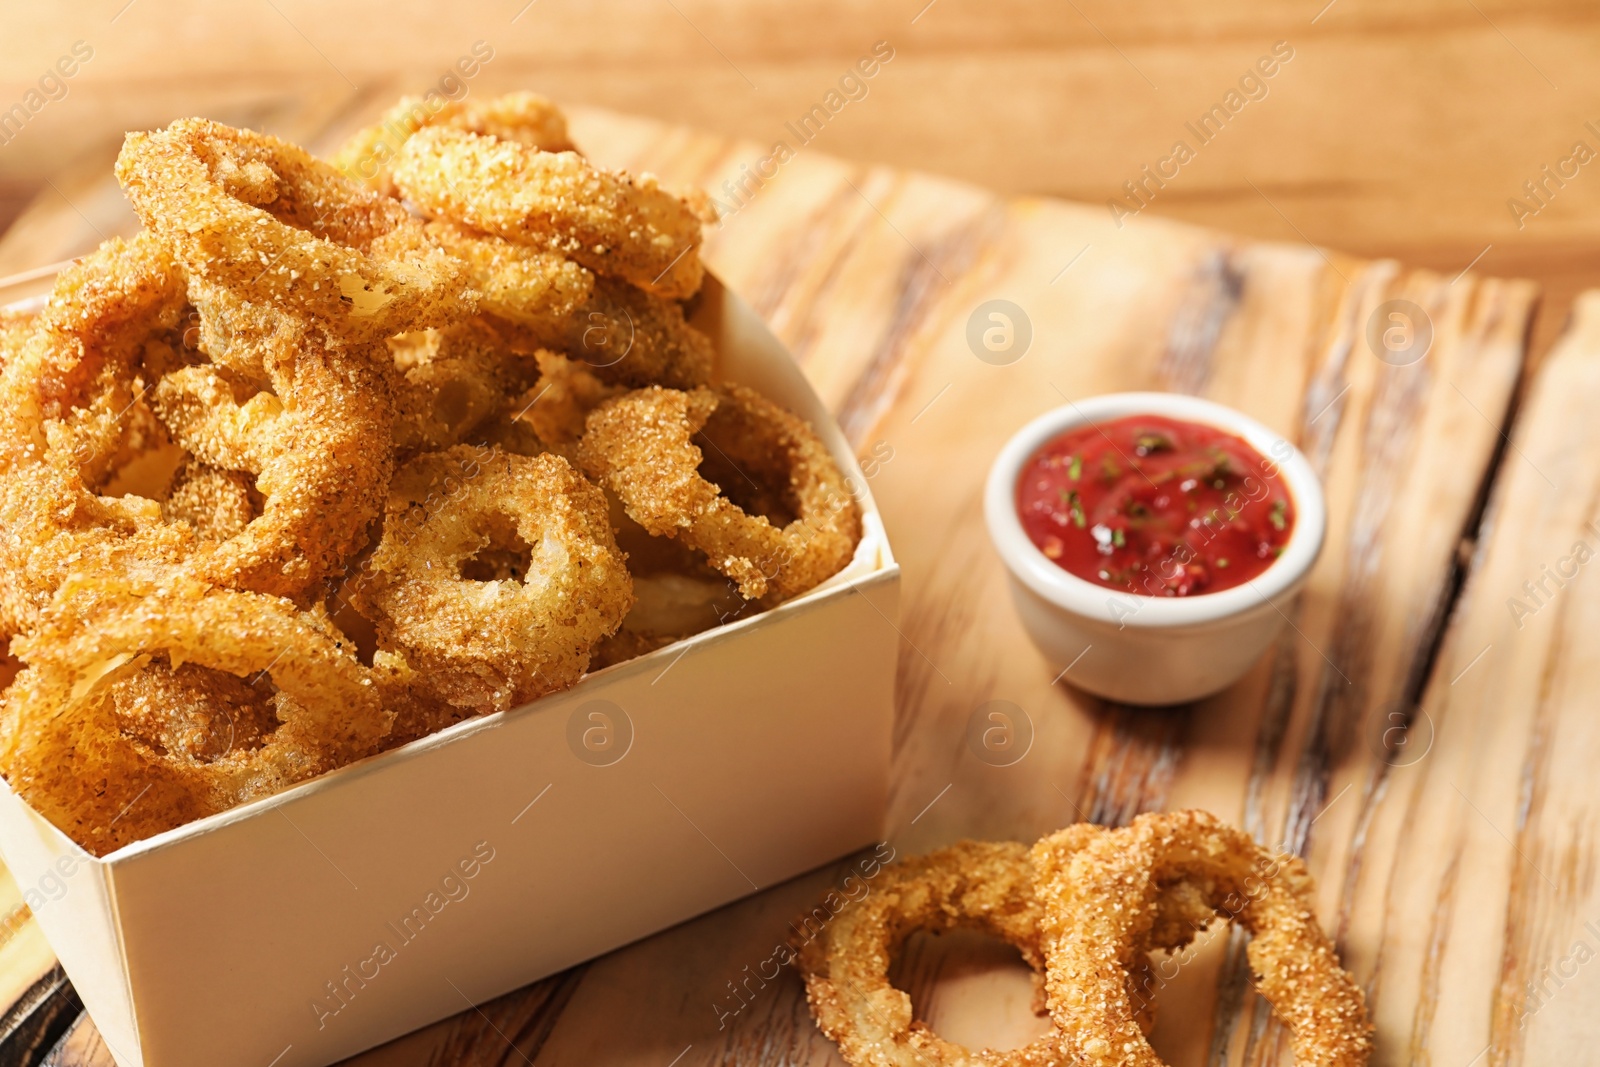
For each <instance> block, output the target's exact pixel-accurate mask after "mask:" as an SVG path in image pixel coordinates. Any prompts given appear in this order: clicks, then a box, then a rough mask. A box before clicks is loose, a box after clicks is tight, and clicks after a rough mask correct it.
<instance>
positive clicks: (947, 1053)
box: [795, 824, 1210, 1067]
mask: <svg viewBox="0 0 1600 1067" xmlns="http://www.w3.org/2000/svg"><path fill="white" fill-rule="evenodd" d="M1102 832H1103V831H1101V830H1100V828H1099V827H1096V826H1091V825H1089V824H1079V825H1078V826H1075V827H1072V828H1071V830H1070V831H1069V833H1070V834H1071V835H1072V838H1073V840H1074V841H1075V842H1076V844H1077V845H1078V847H1082V846H1083V845H1084V844H1086V843H1087V842H1088V841H1090V840H1092V839H1094V838H1095V837H1098V836H1099V835H1100V834H1101V833H1102ZM1158 906H1159V907H1160V908H1161V910H1162V914H1163V923H1162V926H1163V930H1162V933H1163V934H1164V936H1165V937H1166V938H1167V939H1168V940H1167V941H1165V942H1157V941H1150V942H1147V943H1146V944H1148V945H1151V946H1153V947H1156V948H1161V949H1172V948H1179V947H1181V946H1182V945H1184V944H1187V943H1188V942H1189V940H1190V939H1191V938H1192V937H1193V936H1194V934H1195V933H1196V932H1197V929H1198V927H1197V926H1196V925H1194V924H1192V923H1191V922H1190V921H1189V920H1190V918H1191V917H1193V915H1194V912H1193V909H1194V906H1195V898H1194V897H1192V896H1191V895H1189V894H1186V893H1181V892H1179V893H1173V894H1171V895H1170V897H1168V898H1163V899H1162V900H1161V901H1160V902H1159V905H1158ZM1199 917H1200V918H1210V912H1209V910H1204V911H1202V912H1201V913H1200V915H1199ZM1045 921H1046V920H1045V916H1044V915H1043V912H1042V909H1041V907H1040V905H1039V902H1038V899H1037V897H1036V896H1035V893H1034V873H1033V868H1032V866H1031V865H1030V863H1029V862H1028V846H1027V845H1023V844H1019V843H1015V842H981V841H962V842H959V843H958V844H955V845H952V846H951V847H949V848H946V849H942V850H940V851H938V852H934V853H931V854H929V855H927V856H922V857H919V858H916V859H910V860H906V861H904V862H902V863H899V864H897V865H895V866H892V867H889V868H888V869H886V870H885V871H884V872H883V873H882V874H880V875H879V876H878V878H877V879H876V880H875V883H874V885H873V886H872V891H871V892H870V893H869V894H868V895H867V896H865V897H863V898H862V899H860V900H859V901H856V902H854V903H852V904H850V905H849V906H847V907H846V908H845V909H844V910H843V911H840V912H839V913H838V914H836V915H835V916H834V917H833V919H832V921H831V922H829V923H828V924H827V925H826V926H825V927H824V928H823V929H822V930H821V932H820V933H818V934H817V935H816V936H815V937H812V938H810V939H809V940H805V941H802V942H801V943H799V944H797V945H796V946H795V947H796V948H797V949H798V950H799V967H800V971H801V973H802V975H803V976H804V978H805V983H806V999H807V1000H808V1001H809V1002H810V1004H811V1012H812V1015H813V1016H814V1017H815V1018H816V1020H817V1025H818V1026H819V1027H820V1028H821V1030H822V1032H823V1033H824V1034H826V1035H827V1036H828V1037H830V1038H832V1039H833V1040H834V1041H835V1042H836V1043H837V1044H838V1045H839V1052H840V1054H841V1055H842V1056H843V1057H844V1059H845V1061H846V1062H847V1063H850V1064H852V1065H855V1067H899V1065H904V1067H925V1065H926V1064H928V1063H951V1064H955V1063H960V1064H973V1065H980V1064H981V1065H984V1067H1006V1065H1010V1064H1019V1065H1023V1064H1026V1065H1036V1064H1037V1065H1045V1064H1064V1063H1067V1062H1069V1061H1068V1057H1067V1055H1066V1054H1065V1050H1064V1048H1063V1042H1062V1039H1061V1036H1060V1035H1059V1034H1056V1033H1051V1034H1047V1035H1045V1036H1043V1037H1040V1038H1037V1039H1035V1040H1034V1041H1032V1042H1031V1043H1029V1044H1028V1045H1025V1046H1024V1047H1022V1048H1020V1049H1015V1050H1012V1051H1009V1052H997V1051H994V1050H992V1049H983V1050H981V1051H969V1050H967V1049H965V1048H962V1047H961V1046H959V1045H955V1044H952V1043H951V1042H949V1041H946V1040H945V1039H944V1038H942V1037H940V1036H939V1035H938V1034H936V1033H934V1032H933V1031H932V1030H930V1029H929V1028H928V1027H927V1026H926V1025H925V1024H923V1023H922V1022H920V1021H918V1020H916V1019H915V1018H914V1017H913V1015H912V1007H911V998H910V997H909V996H907V995H906V994H905V993H904V992H903V991H901V990H899V989H896V988H894V986H892V985H891V984H890V983H889V976H888V969H889V962H890V960H891V959H893V957H894V956H895V955H896V954H897V953H898V952H899V949H900V947H901V945H902V944H903V943H904V941H905V939H906V937H907V936H908V935H909V934H911V933H912V932H913V931H916V930H933V931H938V932H944V931H947V930H951V929H955V928H957V927H972V928H977V929H979V930H983V931H984V932H986V933H989V934H992V935H994V936H996V937H1000V938H1002V939H1004V940H1005V941H1007V942H1009V943H1010V944H1011V945H1013V946H1015V947H1016V948H1017V949H1018V950H1019V951H1020V952H1021V953H1022V957H1023V959H1024V960H1025V961H1026V962H1027V963H1028V965H1029V966H1030V967H1032V968H1033V970H1034V973H1035V975H1038V974H1040V973H1042V972H1043V971H1044V966H1045V956H1044V952H1043V951H1042V947H1041V940H1040V932H1041V928H1042V926H1043V924H1044V923H1045ZM798 925H799V927H800V928H801V929H805V928H806V927H805V923H804V921H802V923H801V924H798ZM1146 963H1148V961H1146ZM1131 981H1132V980H1131V979H1130V984H1131ZM1124 995H1126V994H1124ZM1152 1007H1153V1005H1152ZM1147 1021H1148V1020H1147Z"/></svg>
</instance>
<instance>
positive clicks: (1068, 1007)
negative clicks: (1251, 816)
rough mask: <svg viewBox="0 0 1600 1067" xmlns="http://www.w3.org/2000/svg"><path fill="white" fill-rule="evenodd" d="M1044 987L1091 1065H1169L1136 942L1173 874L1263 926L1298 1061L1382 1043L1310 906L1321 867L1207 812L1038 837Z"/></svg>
mask: <svg viewBox="0 0 1600 1067" xmlns="http://www.w3.org/2000/svg"><path fill="white" fill-rule="evenodd" d="M1033 861H1034V866H1035V868H1036V870H1037V877H1038V894H1039V898H1040V901H1041V904H1042V907H1043V915H1044V919H1043V925H1042V927H1041V932H1042V933H1043V935H1044V951H1045V958H1046V960H1047V961H1048V964H1049V966H1048V975H1047V978H1046V991H1047V993H1048V994H1049V1006H1050V1014H1051V1015H1052V1017H1053V1018H1054V1019H1055V1022H1056V1026H1057V1028H1058V1030H1059V1031H1060V1032H1061V1034H1062V1036H1063V1038H1064V1040H1065V1042H1066V1044H1067V1046H1068V1047H1069V1048H1070V1049H1071V1050H1072V1052H1073V1053H1074V1055H1075V1056H1076V1057H1077V1059H1076V1060H1075V1062H1081V1063H1084V1064H1088V1065H1096V1064H1106V1065H1108V1067H1109V1065H1112V1064H1116V1065H1119V1067H1159V1065H1160V1064H1161V1060H1160V1059H1159V1058H1158V1057H1157V1056H1156V1054H1155V1052H1154V1051H1153V1050H1152V1049H1151V1048H1150V1045H1149V1042H1147V1041H1146V1040H1145V1037H1144V1034H1143V1033H1141V1032H1140V1029H1139V1026H1138V1023H1137V1021H1136V1020H1135V1018H1134V1013H1133V1008H1132V1005H1131V1004H1130V1002H1129V998H1128V970H1127V967H1128V961H1129V958H1130V949H1129V946H1130V945H1137V944H1139V943H1140V942H1141V941H1142V940H1143V939H1145V938H1147V937H1148V936H1149V932H1150V928H1151V924H1152V922H1153V921H1154V919H1155V911H1154V908H1153V906H1154V905H1155V903H1156V901H1157V900H1158V899H1159V897H1160V895H1161V892H1162V887H1163V885H1165V884H1167V883H1170V882H1172V881H1174V880H1178V879H1183V880H1188V881H1190V882H1191V883H1193V884H1195V885H1198V886H1201V887H1203V888H1204V890H1205V896H1206V901H1205V903H1206V904H1207V905H1208V906H1209V907H1210V909H1212V911H1213V914H1218V915H1221V914H1224V913H1226V914H1230V915H1231V916H1232V918H1234V919H1235V920H1236V921H1237V922H1239V923H1240V924H1241V925H1242V926H1243V927H1244V928H1245V929H1247V930H1249V931H1250V933H1251V934H1252V935H1253V936H1252V938H1251V940H1250V944H1249V947H1248V948H1247V949H1246V954H1247V955H1248V957H1249V960H1250V967H1251V970H1252V971H1254V972H1255V977H1256V988H1257V989H1259V990H1260V991H1261V994H1262V995H1263V996H1264V997H1266V998H1267V1000H1268V1001H1269V1002H1270V1003H1271V1004H1272V1010H1273V1013H1274V1014H1275V1015H1277V1016H1278V1018H1279V1019H1281V1020H1282V1021H1283V1022H1284V1024H1285V1025H1286V1026H1287V1027H1288V1029H1289V1033H1290V1039H1291V1041H1292V1042H1293V1045H1294V1058H1295V1062H1296V1063H1301V1064H1317V1065H1319V1067H1356V1065H1360V1064H1365V1063H1366V1062H1367V1057H1368V1056H1369V1054H1370V1053H1371V1051H1372V1042H1371V1036H1370V1035H1371V1027H1370V1026H1369V1024H1368V1022H1367V1014H1366V1006H1365V998H1364V997H1363V996H1362V993H1361V989H1360V988H1359V987H1358V986H1357V985H1356V984H1355V981H1354V979H1352V978H1351V977H1350V975H1349V974H1348V973H1347V972H1346V971H1345V970H1344V969H1343V968H1342V967H1341V966H1340V964H1339V957H1338V955H1337V953H1336V952H1335V951H1334V948H1333V944H1332V943H1331V942H1330V941H1329V940H1328V937H1327V935H1326V934H1324V933H1323V932H1322V927H1321V926H1320V925H1318V923H1317V918H1316V915H1315V914H1314V913H1313V911H1312V906H1311V876H1310V875H1309V874H1308V873H1307V872H1306V868H1305V864H1304V862H1302V861H1301V860H1300V859H1299V858H1298V857H1295V856H1275V855H1273V854H1272V853H1271V852H1268V851H1267V850H1266V849H1264V848H1262V847H1261V846H1260V845H1258V844H1256V842H1255V840H1254V839H1253V838H1251V837H1250V835H1248V834H1246V833H1244V832H1243V831H1241V830H1238V829H1235V828H1233V827H1231V826H1227V825H1226V824H1224V823H1223V822H1222V821H1221V820H1219V819H1217V818H1216V816H1214V815H1211V814H1208V813H1207V812H1203V811H1178V812H1170V813H1163V814H1149V815H1141V816H1139V817H1138V818H1136V819H1134V821H1133V823H1132V824H1131V825H1129V826H1127V827H1124V828H1122V829H1120V830H1112V831H1107V832H1106V833H1105V834H1104V835H1102V836H1099V837H1097V838H1095V839H1094V840H1091V841H1089V842H1088V843H1087V844H1085V845H1081V847H1077V846H1076V845H1075V843H1074V842H1073V841H1071V840H1070V839H1068V838H1065V837H1063V836H1062V835H1057V836H1054V837H1048V838H1045V839H1044V840H1042V841H1040V842H1039V843H1038V844H1037V845H1035V846H1034V850H1033Z"/></svg>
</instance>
